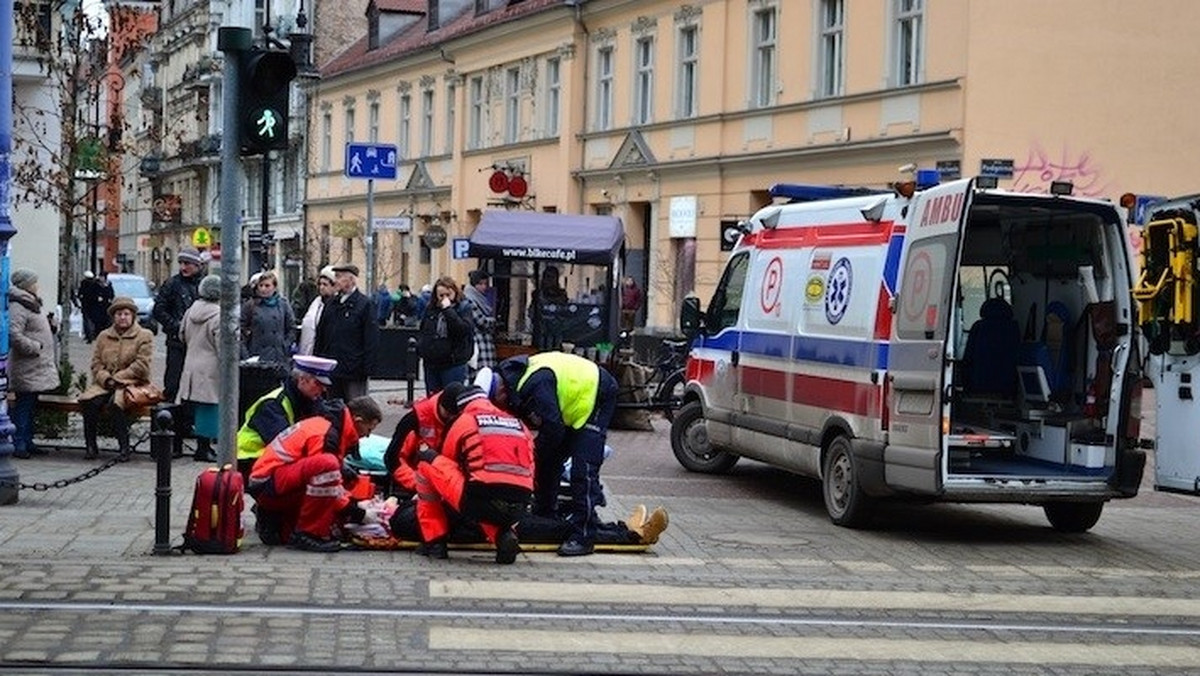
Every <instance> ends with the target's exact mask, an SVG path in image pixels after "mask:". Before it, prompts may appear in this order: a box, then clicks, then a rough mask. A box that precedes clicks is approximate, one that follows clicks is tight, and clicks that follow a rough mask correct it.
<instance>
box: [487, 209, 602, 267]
mask: <svg viewBox="0 0 1200 676" xmlns="http://www.w3.org/2000/svg"><path fill="white" fill-rule="evenodd" d="M470 242H471V244H470V248H469V250H468V254H467V255H469V256H471V257H473V258H500V259H505V260H527V261H556V262H560V263H588V264H592V265H606V264H608V263H611V262H612V261H613V259H614V258H616V257H617V254H618V252H619V251H620V250H621V245H622V244H623V243H624V242H625V226H624V225H623V224H622V223H621V219H619V218H617V217H615V216H580V215H576V214H546V213H540V212H536V211H485V212H483V217H482V218H481V219H480V220H479V225H477V226H475V232H474V233H473V234H472V235H471V240H470Z"/></svg>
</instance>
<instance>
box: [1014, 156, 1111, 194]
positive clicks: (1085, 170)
mask: <svg viewBox="0 0 1200 676" xmlns="http://www.w3.org/2000/svg"><path fill="white" fill-rule="evenodd" d="M1053 181H1070V182H1071V184H1072V185H1074V186H1075V191H1074V194H1076V195H1079V196H1081V197H1097V198H1103V197H1107V196H1108V190H1109V186H1110V184H1111V182H1112V180H1111V178H1110V177H1109V176H1107V175H1106V174H1105V171H1104V167H1103V165H1101V164H1100V163H1099V162H1097V161H1096V160H1095V158H1093V157H1092V154H1091V152H1089V151H1087V150H1081V151H1077V150H1072V149H1071V148H1070V146H1067V145H1065V144H1064V145H1063V147H1062V150H1061V151H1058V152H1053V151H1048V150H1046V149H1045V148H1044V147H1042V145H1041V144H1039V143H1034V144H1033V145H1032V146H1030V148H1029V150H1028V151H1027V152H1026V155H1025V159H1024V160H1017V161H1016V162H1014V163H1013V182H1012V189H1013V190H1015V191H1017V192H1036V193H1047V192H1050V183H1051V182H1053Z"/></svg>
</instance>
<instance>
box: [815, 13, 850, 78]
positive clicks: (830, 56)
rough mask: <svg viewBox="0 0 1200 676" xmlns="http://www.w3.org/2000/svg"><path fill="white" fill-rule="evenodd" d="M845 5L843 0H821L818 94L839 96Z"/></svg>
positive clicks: (843, 56) (843, 58) (843, 48)
mask: <svg viewBox="0 0 1200 676" xmlns="http://www.w3.org/2000/svg"><path fill="white" fill-rule="evenodd" d="M845 26H846V7H845V2H844V0H821V54H820V58H819V63H820V67H821V76H820V83H821V89H820V95H821V96H824V97H830V96H841V95H842V94H843V91H844V90H843V87H844V86H845V84H844V78H843V64H844V60H845V49H846V47H845V44H846V42H845V40H846V37H845Z"/></svg>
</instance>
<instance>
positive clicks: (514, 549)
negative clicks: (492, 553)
mask: <svg viewBox="0 0 1200 676" xmlns="http://www.w3.org/2000/svg"><path fill="white" fill-rule="evenodd" d="M520 552H521V541H520V540H518V539H517V534H516V532H514V531H513V529H511V528H505V529H504V530H502V531H500V534H499V535H497V536H496V563H499V564H502V565H508V564H510V563H512V562H514V561H516V560H517V554H519V553H520Z"/></svg>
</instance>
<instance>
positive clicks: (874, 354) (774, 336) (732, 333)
mask: <svg viewBox="0 0 1200 676" xmlns="http://www.w3.org/2000/svg"><path fill="white" fill-rule="evenodd" d="M739 339H740V341H741V347H740V348H739V347H738V342H739ZM696 346H697V347H707V348H711V349H715V350H738V351H740V352H741V353H742V354H752V355H756V356H763V357H775V358H777V359H782V358H784V357H785V356H786V355H788V354H790V355H792V358H793V359H796V360H798V361H811V362H818V363H822V364H837V365H840V366H852V367H858V368H864V369H885V368H887V364H888V345H887V344H886V343H875V342H871V341H862V340H845V339H841V338H814V337H806V338H804V339H803V340H797V341H795V343H794V344H793V341H792V336H790V335H782V334H778V333H763V332H758V331H737V330H733V329H726V330H725V331H722V332H721V333H719V334H717V335H715V336H703V337H701V338H699V339H698V340H697V345H696Z"/></svg>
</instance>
